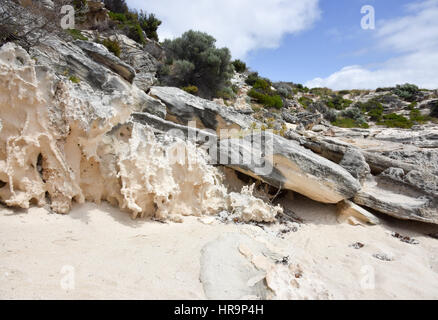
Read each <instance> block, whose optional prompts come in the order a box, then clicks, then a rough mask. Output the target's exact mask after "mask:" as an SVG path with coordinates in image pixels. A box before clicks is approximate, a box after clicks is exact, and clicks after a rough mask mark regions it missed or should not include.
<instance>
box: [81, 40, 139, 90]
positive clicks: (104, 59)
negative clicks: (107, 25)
mask: <svg viewBox="0 0 438 320" xmlns="http://www.w3.org/2000/svg"><path fill="white" fill-rule="evenodd" d="M74 44H75V45H77V46H78V47H79V48H81V49H82V50H83V51H84V52H85V53H86V54H87V55H89V56H90V58H92V59H93V60H94V61H96V62H97V63H99V64H101V65H104V66H106V67H108V68H109V69H111V70H112V71H114V72H115V73H117V74H119V75H120V76H121V77H122V78H124V79H125V80H126V81H129V82H130V83H132V81H133V80H134V77H135V70H134V68H133V67H131V66H130V65H128V64H127V63H125V62H123V61H122V60H120V58H118V57H116V56H115V55H114V54H112V53H111V52H109V51H108V49H107V48H106V47H105V46H103V45H101V44H99V43H95V42H92V41H84V40H76V41H74Z"/></svg>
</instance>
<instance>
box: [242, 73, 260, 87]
mask: <svg viewBox="0 0 438 320" xmlns="http://www.w3.org/2000/svg"><path fill="white" fill-rule="evenodd" d="M259 78H260V77H259V74H258V73H257V72H251V73H250V74H249V75H248V77H247V78H246V80H245V83H246V84H247V85H250V86H253V85H254V84H255V83H256V81H257V80H258V79H259Z"/></svg>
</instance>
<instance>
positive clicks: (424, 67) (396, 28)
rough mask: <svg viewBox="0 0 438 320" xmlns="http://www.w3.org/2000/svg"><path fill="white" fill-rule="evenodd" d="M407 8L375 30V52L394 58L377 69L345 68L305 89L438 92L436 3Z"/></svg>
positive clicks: (437, 7)
mask: <svg viewBox="0 0 438 320" xmlns="http://www.w3.org/2000/svg"><path fill="white" fill-rule="evenodd" d="M406 8H407V10H408V12H409V14H408V15H406V16H404V17H401V18H397V19H393V20H388V21H383V22H381V23H380V25H378V27H377V30H376V31H377V34H376V40H377V48H378V49H384V50H391V51H392V52H394V53H395V55H396V58H393V59H391V60H388V61H385V62H383V63H380V64H379V66H378V67H376V68H369V67H368V68H367V67H365V66H358V65H356V66H348V67H344V68H342V69H341V70H339V71H337V72H335V73H333V74H331V75H330V76H328V77H327V78H324V79H322V78H316V79H313V80H311V81H309V82H307V83H306V86H309V87H329V88H333V89H353V88H368V89H372V88H376V87H383V86H393V85H395V84H399V83H405V82H410V83H415V84H417V85H419V86H421V87H424V88H429V89H434V88H438V77H437V74H438V0H427V1H421V2H415V3H411V4H409V5H408V6H407V7H406ZM397 55H398V56H397Z"/></svg>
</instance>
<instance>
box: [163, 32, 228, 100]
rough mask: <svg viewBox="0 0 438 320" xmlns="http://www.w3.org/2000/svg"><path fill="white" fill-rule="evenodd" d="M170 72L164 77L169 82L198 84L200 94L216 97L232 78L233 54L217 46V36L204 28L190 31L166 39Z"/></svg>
mask: <svg viewBox="0 0 438 320" xmlns="http://www.w3.org/2000/svg"><path fill="white" fill-rule="evenodd" d="M163 46H164V48H165V49H166V51H167V53H168V58H169V61H168V72H166V73H165V74H164V77H163V78H162V79H161V80H162V82H164V84H166V85H176V86H188V85H195V86H197V87H198V88H199V94H200V95H201V96H204V97H206V98H210V97H212V96H214V95H215V94H216V93H217V92H218V91H219V90H221V89H223V88H224V87H225V86H226V83H227V81H228V80H229V79H230V77H231V73H232V68H231V63H230V60H231V54H230V51H229V50H228V49H227V48H216V39H215V38H213V37H212V36H210V35H209V34H207V33H204V32H200V31H193V30H190V31H187V32H186V33H184V34H183V35H182V36H181V37H180V38H176V39H174V40H165V41H164V43H163Z"/></svg>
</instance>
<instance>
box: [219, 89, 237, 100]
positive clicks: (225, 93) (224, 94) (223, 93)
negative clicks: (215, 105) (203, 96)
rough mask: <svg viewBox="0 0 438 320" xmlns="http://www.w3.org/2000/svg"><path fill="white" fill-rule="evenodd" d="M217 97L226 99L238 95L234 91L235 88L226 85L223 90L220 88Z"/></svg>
mask: <svg viewBox="0 0 438 320" xmlns="http://www.w3.org/2000/svg"><path fill="white" fill-rule="evenodd" d="M216 97H218V98H222V99H224V100H231V99H234V98H235V97H236V94H235V93H234V91H233V89H232V88H230V87H225V88H223V89H222V90H219V91H218V92H216Z"/></svg>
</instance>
